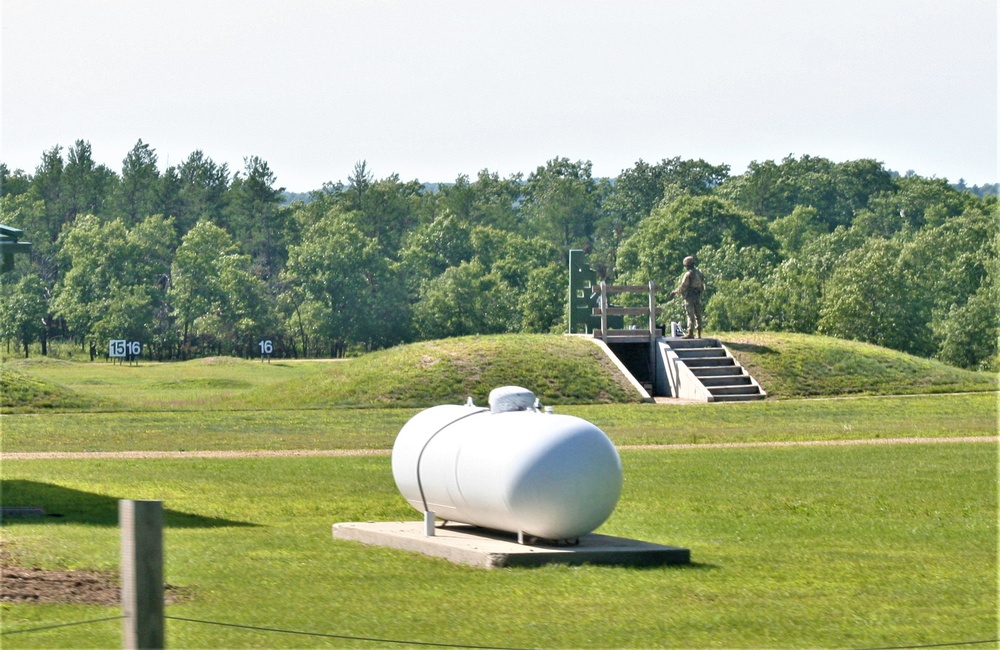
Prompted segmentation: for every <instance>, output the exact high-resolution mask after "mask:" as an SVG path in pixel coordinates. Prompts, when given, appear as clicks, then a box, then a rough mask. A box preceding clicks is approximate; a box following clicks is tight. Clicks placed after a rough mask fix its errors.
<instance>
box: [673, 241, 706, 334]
mask: <svg viewBox="0 0 1000 650" xmlns="http://www.w3.org/2000/svg"><path fill="white" fill-rule="evenodd" d="M684 266H685V267H686V268H687V272H686V273H684V277H683V278H681V283H680V285H679V286H678V287H677V288H676V289H674V290H673V291H671V292H670V295H671V296H673V295H676V294H678V293H679V294H681V295H682V296H683V297H684V311H685V312H687V333H686V334H685V335H684V338H686V339H690V338H694V335H695V332H697V333H698V338H701V327H702V321H703V320H704V315H703V313H702V308H701V294H702V293H703V292H704V291H705V276H703V275H702V274H701V271H699V270H698V269H696V268H695V267H694V258H693V257H685V258H684Z"/></svg>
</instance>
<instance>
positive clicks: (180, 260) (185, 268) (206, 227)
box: [170, 220, 238, 356]
mask: <svg viewBox="0 0 1000 650" xmlns="http://www.w3.org/2000/svg"><path fill="white" fill-rule="evenodd" d="M237 252H238V247H237V246H236V243H235V242H234V241H233V239H232V237H230V235H229V233H228V232H226V231H225V230H224V229H222V228H220V227H219V226H217V225H215V224H213V223H211V222H209V221H205V220H203V221H199V222H198V223H197V224H195V226H194V227H193V228H191V230H190V231H189V232H188V233H187V234H186V235H184V237H183V239H182V240H181V245H180V246H179V247H178V248H177V252H176V254H175V255H174V259H173V263H172V265H171V268H170V278H171V282H170V302H171V304H172V305H173V309H174V312H173V313H174V316H175V318H176V319H177V324H178V326H179V327H180V345H181V349H182V350H183V352H182V354H183V355H184V356H187V355H188V354H189V353H190V352H191V351H192V346H193V338H194V336H195V334H196V331H195V329H194V324H195V321H197V320H198V319H199V318H201V317H203V316H205V315H206V314H209V313H211V312H212V311H213V309H215V308H216V306H217V305H223V304H225V302H226V296H225V289H224V286H223V281H222V277H221V275H222V273H221V270H220V268H219V264H220V260H223V259H225V258H228V257H231V256H233V255H236V254H237Z"/></svg>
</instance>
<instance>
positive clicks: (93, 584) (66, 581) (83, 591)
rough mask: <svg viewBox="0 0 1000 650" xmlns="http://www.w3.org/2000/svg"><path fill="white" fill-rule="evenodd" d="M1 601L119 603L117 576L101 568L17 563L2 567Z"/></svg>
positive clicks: (79, 603)
mask: <svg viewBox="0 0 1000 650" xmlns="http://www.w3.org/2000/svg"><path fill="white" fill-rule="evenodd" d="M0 571H2V578H0V602H4V603H68V604H74V605H109V606H111V605H117V604H118V603H119V591H120V587H119V586H118V579H117V577H116V576H115V575H114V574H112V573H110V572H101V571H49V570H46V569H25V568H22V567H15V566H4V567H2V568H0Z"/></svg>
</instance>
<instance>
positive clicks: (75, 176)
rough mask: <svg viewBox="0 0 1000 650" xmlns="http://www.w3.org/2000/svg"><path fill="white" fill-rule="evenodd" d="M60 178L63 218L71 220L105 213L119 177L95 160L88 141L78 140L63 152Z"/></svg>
mask: <svg viewBox="0 0 1000 650" xmlns="http://www.w3.org/2000/svg"><path fill="white" fill-rule="evenodd" d="M60 182H61V184H62V188H61V190H60V194H61V198H62V200H63V202H64V205H65V207H66V216H65V220H66V221H72V220H73V219H75V218H76V217H77V216H78V215H81V214H96V215H99V216H100V215H104V214H106V210H105V204H106V203H107V201H108V199H109V197H110V195H111V193H112V192H113V191H114V188H115V184H116V183H117V182H118V178H117V176H115V173H114V172H113V171H111V170H110V169H108V168H107V167H106V166H104V165H98V164H97V163H95V162H94V159H93V154H92V149H91V146H90V143H89V142H86V141H84V140H77V141H76V143H75V144H74V145H73V146H72V147H70V149H69V151H68V152H67V154H66V166H65V168H64V169H63V173H62V177H61V180H60Z"/></svg>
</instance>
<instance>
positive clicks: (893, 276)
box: [818, 238, 934, 356]
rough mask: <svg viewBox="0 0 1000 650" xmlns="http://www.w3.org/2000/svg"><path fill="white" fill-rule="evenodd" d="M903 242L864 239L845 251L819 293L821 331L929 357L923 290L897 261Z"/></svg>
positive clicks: (926, 308)
mask: <svg viewBox="0 0 1000 650" xmlns="http://www.w3.org/2000/svg"><path fill="white" fill-rule="evenodd" d="M903 246H904V244H903V242H902V241H901V240H900V239H898V238H894V239H891V240H885V239H878V238H874V239H869V240H867V241H865V243H864V245H862V246H861V247H860V248H858V249H856V250H853V251H851V252H849V253H848V254H847V255H846V256H844V258H843V260H842V261H841V263H840V264H838V266H837V269H836V270H835V271H834V273H833V275H832V276H831V277H830V279H829V280H828V281H827V284H826V285H825V287H824V292H823V303H822V307H821V309H820V320H819V325H818V329H819V331H820V333H822V334H828V335H831V336H836V337H839V338H845V339H852V340H855V341H863V342H865V343H874V344H875V345H881V346H884V347H888V348H892V349H894V350H900V351H902V352H908V353H911V354H917V355H921V356H930V355H931V354H932V353H933V351H934V346H933V341H932V336H931V330H930V327H929V325H928V323H929V320H930V318H929V311H930V304H929V302H928V300H927V296H926V292H924V291H922V290H921V288H920V287H919V286H916V284H915V283H914V282H912V278H911V277H910V276H908V274H907V273H905V268H904V265H901V264H899V263H898V260H899V258H900V255H901V253H902V251H903Z"/></svg>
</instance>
